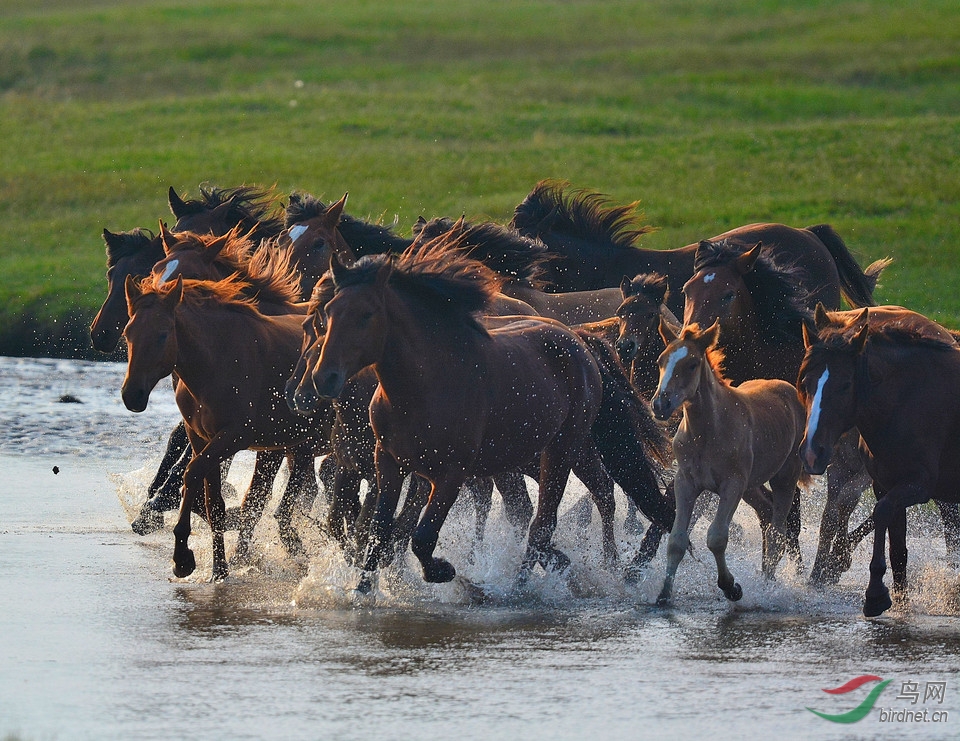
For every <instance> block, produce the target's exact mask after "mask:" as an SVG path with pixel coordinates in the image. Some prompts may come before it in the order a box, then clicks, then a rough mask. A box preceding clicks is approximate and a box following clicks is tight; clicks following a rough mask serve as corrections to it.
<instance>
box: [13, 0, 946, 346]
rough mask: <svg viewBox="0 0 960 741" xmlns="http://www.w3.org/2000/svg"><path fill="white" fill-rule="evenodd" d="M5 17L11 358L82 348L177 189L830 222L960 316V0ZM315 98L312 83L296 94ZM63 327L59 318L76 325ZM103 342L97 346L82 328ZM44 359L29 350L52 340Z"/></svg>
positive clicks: (668, 243) (99, 11)
mask: <svg viewBox="0 0 960 741" xmlns="http://www.w3.org/2000/svg"><path fill="white" fill-rule="evenodd" d="M2 13H3V20H2V23H0V142H2V143H3V144H2V151H3V155H2V157H3V167H2V168H0V271H2V275H3V281H2V282H0V307H2V308H0V352H5V353H12V352H28V353H30V352H36V353H43V354H53V353H65V354H78V353H79V352H80V351H81V348H82V347H83V346H85V345H86V342H87V341H86V338H85V337H83V332H84V329H83V328H84V326H85V324H88V323H89V321H90V320H91V319H92V317H93V315H94V313H95V311H96V309H97V308H98V306H99V304H100V302H101V301H102V299H103V294H104V289H105V281H104V277H103V276H104V253H103V245H102V242H101V240H100V236H99V235H100V232H101V231H102V229H103V227H108V228H110V229H112V230H121V229H128V228H131V227H134V226H139V225H142V226H148V227H151V228H156V224H157V220H158V219H160V218H168V217H169V213H168V211H167V207H166V196H165V194H166V189H167V187H169V186H170V185H173V186H175V187H176V188H177V189H178V190H179V191H180V192H181V193H188V194H195V193H196V191H197V186H198V184H199V183H201V182H209V183H213V184H216V185H220V186H224V187H228V186H233V185H239V184H241V183H258V184H262V185H272V184H276V185H277V187H278V189H279V191H280V192H288V191H289V190H291V189H300V190H305V191H308V192H311V193H313V194H315V195H318V196H322V197H328V198H329V197H338V196H339V195H341V194H342V193H343V192H344V191H346V190H349V191H350V202H349V205H348V211H350V213H353V214H356V215H358V216H369V217H374V218H381V217H382V218H383V219H384V220H387V221H392V220H393V219H394V218H395V217H396V218H398V220H399V221H398V223H399V228H400V230H401V231H403V232H409V229H410V226H411V224H412V223H413V221H414V220H415V219H416V218H417V216H419V215H421V214H423V215H426V216H428V217H429V216H434V215H441V214H446V215H459V214H461V213H465V214H466V215H467V216H468V217H472V218H481V217H482V218H492V219H496V220H499V221H505V220H507V219H508V218H509V216H510V214H511V212H512V209H513V207H514V206H515V205H516V204H517V203H518V202H519V201H520V200H521V199H522V198H523V196H524V195H525V194H526V193H527V192H528V191H529V190H530V188H531V187H532V186H533V184H534V183H535V182H536V181H537V180H539V179H541V178H544V177H560V178H565V179H568V180H570V181H571V182H572V183H574V184H575V185H578V186H583V187H589V188H595V189H597V190H601V191H603V192H605V193H607V194H609V195H610V196H611V197H612V198H613V199H614V200H616V201H618V202H626V201H632V200H636V199H640V200H641V201H642V206H643V208H644V210H645V212H646V214H647V218H648V220H649V221H650V222H651V223H653V224H654V225H656V226H658V227H660V228H661V229H660V231H659V232H657V233H655V234H653V235H651V236H649V237H648V238H646V240H645V244H646V246H649V247H657V248H668V247H676V246H681V245H683V244H686V243H688V242H691V241H694V240H696V239H699V238H702V237H707V236H711V235H713V234H717V233H719V232H722V231H725V230H726V229H729V228H732V227H734V226H737V225H739V224H743V223H748V222H751V221H760V220H773V221H782V222H785V223H788V224H792V225H796V226H804V225H808V224H812V223H819V222H829V223H831V224H833V225H834V226H835V227H836V228H837V230H838V231H839V232H840V234H841V235H842V236H843V237H844V239H845V240H846V241H847V243H848V245H849V246H850V247H851V248H852V249H853V250H854V251H855V252H856V253H857V254H858V256H859V257H860V258H861V260H862V261H864V262H866V261H869V260H872V259H875V258H877V257H881V256H885V255H890V256H892V257H894V258H895V261H896V262H895V264H894V266H893V267H892V268H891V269H890V270H889V271H888V273H887V274H885V277H884V280H883V283H882V287H881V289H880V291H879V293H878V298H879V299H880V300H881V301H885V302H893V303H902V304H905V305H908V306H910V307H912V308H916V309H917V310H919V311H922V312H925V313H928V314H930V315H931V316H933V317H935V318H937V319H940V320H941V321H943V322H945V323H947V324H950V325H952V326H960V293H958V291H957V290H956V289H955V286H956V285H957V282H958V280H957V279H958V277H960V269H958V268H957V267H956V266H957V265H958V264H960V263H958V258H960V219H958V218H957V214H960V177H958V175H957V162H958V161H960V6H958V5H957V4H956V2H953V1H951V2H946V1H944V2H935V1H929V2H915V3H910V4H909V7H907V6H903V7H901V4H899V3H896V2H893V1H892V0H889V1H885V2H881V1H879V0H877V1H873V2H870V1H861V2H852V1H851V2H843V1H841V2H837V1H836V0H831V1H830V2H814V1H804V2H795V3H782V2H772V0H766V1H765V0H748V1H746V2H739V3H725V2H721V0H686V1H681V2H641V3H637V2H616V1H613V2H605V1H603V2H602V1H601V0H593V1H591V2H577V1H576V0H573V1H568V2H513V1H509V2H508V1H507V0H503V1H502V2H487V3H472V2H465V1H464V0H450V1H448V2H417V3H404V2H400V3H397V2H386V0H368V1H365V2H353V3H339V4H326V3H324V4H317V3H313V2H283V1H280V2H275V1H273V0H271V1H269V2H266V1H264V2H245V1H238V2H229V3H227V2H223V3H209V2H208V3H198V2H189V3H188V2H146V1H141V2H128V1H123V2H120V1H119V0H118V1H115V2H78V1H76V2H67V1H66V0H45V1H41V2H25V1H23V0H15V1H14V2H9V1H8V2H7V3H5V4H4V10H3V11H2ZM298 80H299V81H302V83H303V84H302V86H295V82H296V81H298ZM54 320H56V323H54ZM78 335H79V339H78ZM24 343H26V345H27V346H26V347H24V346H23V345H24Z"/></svg>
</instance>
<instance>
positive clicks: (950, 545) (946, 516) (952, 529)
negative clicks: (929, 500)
mask: <svg viewBox="0 0 960 741" xmlns="http://www.w3.org/2000/svg"><path fill="white" fill-rule="evenodd" d="M937 506H938V507H939V508H940V518H941V519H942V520H943V541H944V544H945V545H946V547H947V558H948V559H949V561H950V562H951V563H953V564H957V563H958V561H960V505H958V504H957V503H956V502H943V501H940V500H939V499H938V500H937Z"/></svg>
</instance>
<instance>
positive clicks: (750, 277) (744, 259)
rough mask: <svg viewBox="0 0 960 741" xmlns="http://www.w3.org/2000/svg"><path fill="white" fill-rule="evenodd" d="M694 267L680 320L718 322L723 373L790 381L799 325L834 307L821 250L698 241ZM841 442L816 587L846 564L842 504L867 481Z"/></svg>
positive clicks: (798, 352)
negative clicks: (819, 309) (822, 307)
mask: <svg viewBox="0 0 960 741" xmlns="http://www.w3.org/2000/svg"><path fill="white" fill-rule="evenodd" d="M811 239H812V235H811ZM887 262H888V261H885V260H878V261H877V262H875V263H873V265H871V266H870V267H869V268H868V269H867V271H866V275H868V276H869V277H870V279H871V281H875V280H876V278H877V276H879V274H880V271H882V270H883V268H884V267H885V266H886V265H887ZM695 268H696V273H695V274H694V275H693V276H692V277H691V278H690V280H688V281H687V282H686V284H685V285H684V287H683V291H684V297H685V308H684V314H683V320H684V323H685V324H691V323H697V324H699V325H700V326H708V325H709V324H712V323H713V322H714V321H719V323H720V347H721V348H722V349H723V352H724V357H725V360H724V373H725V374H726V376H727V377H728V378H729V379H730V380H731V381H732V382H734V383H737V384H738V383H742V382H744V381H747V380H750V379H754V378H778V379H781V380H784V381H788V382H790V383H795V381H796V374H797V370H798V369H799V367H800V360H801V359H802V358H803V352H804V346H803V335H802V328H803V323H804V322H805V321H809V320H810V319H811V317H812V311H813V308H814V306H816V305H817V304H818V303H823V304H825V305H826V306H828V307H831V308H837V307H839V303H840V295H841V289H842V286H841V283H840V281H839V279H838V277H837V270H836V269H835V268H834V266H833V259H832V257H831V256H830V254H829V253H828V252H827V251H826V250H825V249H821V250H820V251H819V252H818V251H817V250H816V249H815V245H814V244H813V243H812V242H811V244H810V246H809V249H807V250H806V251H804V252H803V253H802V256H800V255H797V254H796V252H795V251H794V250H793V249H787V250H784V249H783V247H782V244H781V243H774V244H767V243H760V242H757V243H756V244H754V245H752V246H751V247H750V248H749V249H746V250H744V249H743V247H742V245H740V244H738V243H737V242H733V241H730V240H721V241H707V240H705V241H702V242H700V244H699V246H698V247H697V252H696V264H695ZM868 298H869V296H868ZM870 301H871V303H872V299H870ZM841 444H842V445H843V446H844V447H843V450H842V451H841V453H840V457H841V460H842V462H841V463H840V464H838V465H835V466H832V467H831V468H830V470H829V471H828V472H827V480H828V484H827V489H828V495H827V504H826V506H825V508H824V514H823V518H822V520H823V525H822V527H821V530H822V533H823V537H822V538H821V543H820V548H818V551H817V558H816V560H815V562H814V568H813V571H812V572H811V578H812V579H813V581H814V582H816V583H819V582H821V581H836V580H837V579H839V576H840V573H842V569H843V568H844V565H845V563H846V562H847V558H845V557H844V553H848V552H849V548H848V545H847V544H848V538H847V529H848V520H849V517H850V512H852V509H853V507H852V506H851V507H849V508H847V507H846V506H845V503H846V502H848V501H852V502H853V503H854V505H855V503H856V501H857V500H858V499H859V495H860V492H862V491H863V489H864V487H865V486H867V485H868V484H869V481H868V480H867V479H866V477H865V475H864V473H863V468H862V466H861V465H858V463H857V461H858V458H859V456H858V454H857V452H856V450H857V436H856V434H855V433H851V435H848V436H847V437H846V438H844V439H843V440H842V441H841ZM799 516H800V512H799V507H798V508H797V510H796V511H795V512H794V513H793V519H792V522H793V527H794V528H799ZM831 534H833V537H831ZM795 555H797V556H799V553H797V554H795Z"/></svg>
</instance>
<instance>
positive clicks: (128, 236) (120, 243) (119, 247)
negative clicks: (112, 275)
mask: <svg viewBox="0 0 960 741" xmlns="http://www.w3.org/2000/svg"><path fill="white" fill-rule="evenodd" d="M103 241H104V242H106V245H107V267H108V268H112V267H113V266H114V265H116V264H117V263H118V262H120V261H121V260H122V259H124V258H125V257H131V256H133V255H137V254H140V253H145V252H151V251H152V252H153V253H155V254H156V255H157V259H156V260H154V262H159V261H160V260H162V259H163V245H162V244H161V243H160V241H159V240H158V239H157V236H156V235H155V234H154V233H153V232H152V231H150V230H149V229H144V228H142V227H137V228H136V229H131V230H129V231H126V232H118V233H111V234H110V236H109V237H108V236H107V231H106V230H104V235H103Z"/></svg>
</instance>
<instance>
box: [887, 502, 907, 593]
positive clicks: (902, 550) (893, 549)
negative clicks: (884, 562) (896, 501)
mask: <svg viewBox="0 0 960 741" xmlns="http://www.w3.org/2000/svg"><path fill="white" fill-rule="evenodd" d="M887 539H888V540H889V541H890V570H891V571H892V572H893V593H894V596H896V597H897V599H902V598H904V597H906V594H907V508H906V507H903V508H897V509H896V510H895V511H894V513H893V516H892V517H891V518H890V524H889V526H888V529H887Z"/></svg>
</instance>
